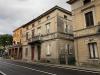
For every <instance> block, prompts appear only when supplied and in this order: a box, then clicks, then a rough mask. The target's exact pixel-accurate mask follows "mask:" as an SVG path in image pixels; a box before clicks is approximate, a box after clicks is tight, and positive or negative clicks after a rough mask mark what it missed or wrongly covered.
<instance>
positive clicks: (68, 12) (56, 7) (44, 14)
mask: <svg viewBox="0 0 100 75" xmlns="http://www.w3.org/2000/svg"><path fill="white" fill-rule="evenodd" d="M56 9H58V10H60V11H62V12H64V13H67V14H69V15H72V13H71V12H70V11H68V10H65V9H64V8H61V7H59V6H54V7H53V8H51V9H50V10H48V11H46V12H44V13H43V14H41V15H40V16H38V17H36V18H35V19H33V20H31V21H30V22H28V23H26V24H25V25H22V26H21V27H25V26H27V25H29V24H31V23H33V22H35V21H37V20H39V19H41V18H42V17H44V16H46V15H48V14H50V13H51V12H53V11H55V10H56Z"/></svg>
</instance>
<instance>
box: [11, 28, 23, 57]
mask: <svg viewBox="0 0 100 75" xmlns="http://www.w3.org/2000/svg"><path fill="white" fill-rule="evenodd" d="M21 39H22V28H21V27H19V28H17V29H15V30H14V31H13V45H12V47H10V48H9V56H10V57H11V58H14V59H22V45H21Z"/></svg>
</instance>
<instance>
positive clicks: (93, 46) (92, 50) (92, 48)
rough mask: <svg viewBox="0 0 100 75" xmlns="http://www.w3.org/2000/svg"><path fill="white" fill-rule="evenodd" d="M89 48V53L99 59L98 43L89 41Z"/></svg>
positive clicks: (92, 57)
mask: <svg viewBox="0 0 100 75" xmlns="http://www.w3.org/2000/svg"><path fill="white" fill-rule="evenodd" d="M88 48H89V54H90V58H91V59H98V57H99V56H98V50H97V43H96V42H94V43H89V44H88Z"/></svg>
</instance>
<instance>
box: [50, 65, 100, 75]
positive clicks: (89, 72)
mask: <svg viewBox="0 0 100 75" xmlns="http://www.w3.org/2000/svg"><path fill="white" fill-rule="evenodd" d="M50 67H57V66H50ZM57 68H63V67H61V66H59V67H57ZM65 69H71V70H77V71H83V72H89V73H98V74H100V72H96V71H91V70H85V69H77V68H70V67H67V68H65Z"/></svg>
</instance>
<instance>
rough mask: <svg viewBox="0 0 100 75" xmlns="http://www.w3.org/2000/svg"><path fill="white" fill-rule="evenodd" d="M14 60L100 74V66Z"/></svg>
mask: <svg viewBox="0 0 100 75" xmlns="http://www.w3.org/2000/svg"><path fill="white" fill-rule="evenodd" d="M8 60H9V59H8ZM12 61H16V62H23V63H28V64H36V65H43V66H48V67H57V68H64V69H71V70H76V71H77V70H78V71H84V72H92V73H99V74H100V69H99V68H89V67H80V66H70V65H60V64H49V63H39V62H25V61H22V60H12Z"/></svg>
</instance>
